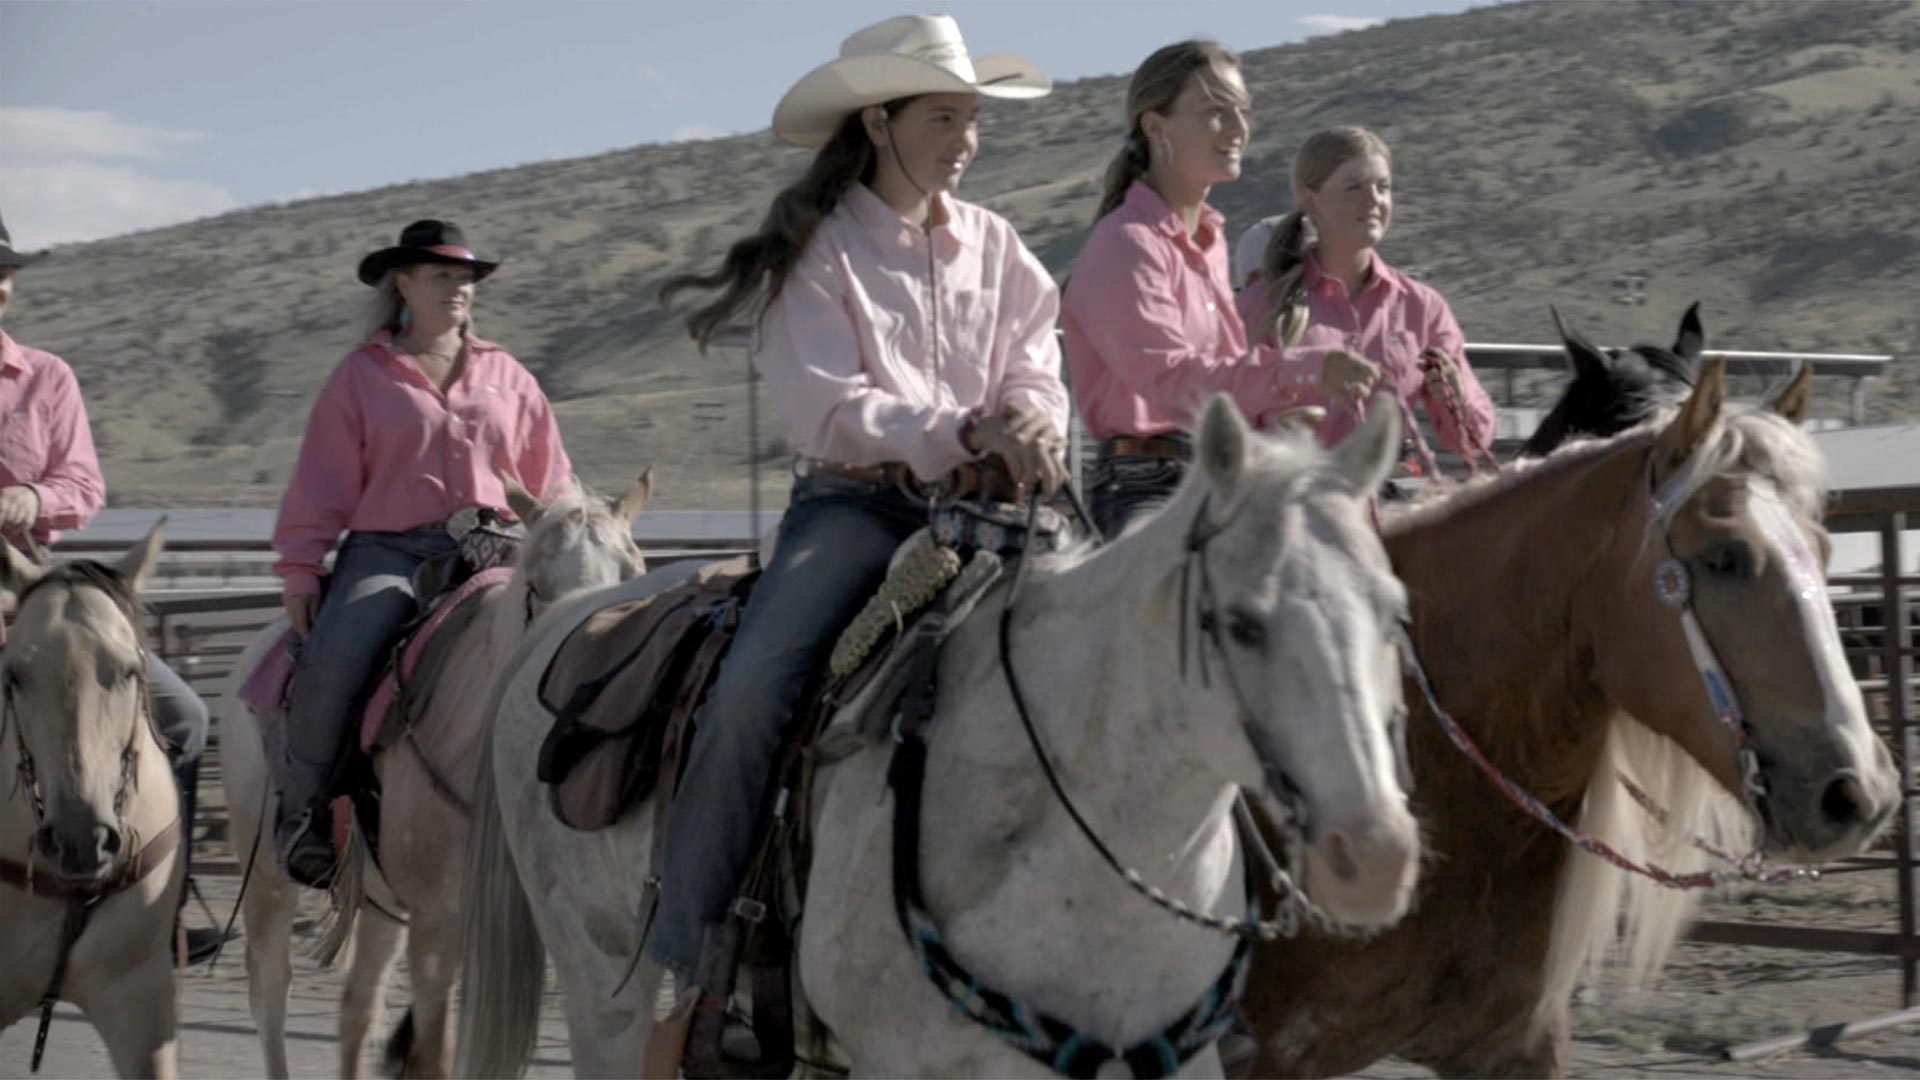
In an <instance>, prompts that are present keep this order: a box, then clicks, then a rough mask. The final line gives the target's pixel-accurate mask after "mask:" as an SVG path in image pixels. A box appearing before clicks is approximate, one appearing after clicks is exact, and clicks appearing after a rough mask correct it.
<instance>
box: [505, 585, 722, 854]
mask: <svg viewBox="0 0 1920 1080" xmlns="http://www.w3.org/2000/svg"><path fill="white" fill-rule="evenodd" d="M755 577H756V571H755V570H754V569H753V560H752V559H751V558H750V557H746V556H742V557H740V558H735V559H726V560H722V561H719V562H714V563H709V564H707V565H706V566H703V567H701V568H700V569H699V570H697V571H695V572H694V573H693V574H692V575H691V576H690V577H689V578H687V580H685V581H684V582H681V583H679V584H677V585H674V586H672V587H670V588H667V589H663V590H662V591H660V592H657V593H654V594H652V595H650V596H646V597H642V598H639V599H635V600H626V601H622V602H619V603H615V604H611V605H609V606H607V607H604V608H601V609H600V610H599V611H596V612H594V613H592V614H591V615H588V616H587V618H586V619H585V620H584V621H583V622H581V623H580V625H579V626H577V627H575V628H574V630H573V632H572V633H571V634H569V635H568V636H567V639H566V640H565V641H564V642H562V643H561V645H560V649H559V651H558V652H556V653H555V654H554V657H553V660H552V662H551V663H549V664H548V666H547V670H546V673H545V674H544V675H543V676H542V677H541V681H540V701H541V704H542V705H544V706H545V707H546V708H547V710H548V711H549V712H551V713H552V714H553V717H554V723H553V728H552V730H551V731H549V732H548V734H547V738H546V741H545V742H544V743H543V744H542V745H541V747H540V760H539V763H538V767H537V768H536V770H535V772H536V775H537V776H538V777H539V778H540V780H542V781H544V782H545V783H547V784H548V785H550V794H551V797H552V804H553V810H554V814H555V816H557V817H558V818H559V819H560V820H561V821H562V822H564V823H566V824H567V825H569V826H572V827H573V828H576V829H598V828H604V827H606V826H608V825H611V824H613V823H614V822H616V821H618V820H620V818H621V817H623V816H625V814H626V812H627V811H628V810H629V809H631V808H632V807H633V806H634V805H635V804H637V803H638V802H640V801H641V800H643V799H645V798H646V797H647V795H648V794H650V793H651V792H652V790H653V786H654V783H655V781H656V779H657V777H658V774H659V771H660V762H661V751H662V744H663V741H664V738H665V732H666V730H667V728H668V726H669V725H670V723H671V722H672V721H673V720H674V718H675V717H680V718H682V719H684V718H685V717H686V716H687V715H689V714H691V713H692V711H693V708H694V706H695V705H696V704H697V703H698V702H699V700H700V697H701V696H702V694H704V692H705V690H706V684H707V682H708V680H709V679H711V677H712V675H713V673H714V671H715V670H716V669H717V668H718V666H719V657H720V654H721V652H722V651H723V650H724V648H725V646H726V644H727V643H728V642H729V641H730V640H731V639H732V628H733V624H734V622H735V620H736V618H737V615H738V612H739V610H740V607H741V606H742V600H743V598H744V597H745V595H746V594H747V592H748V590H749V589H750V588H751V584H752V581H753V580H754V579H755Z"/></svg>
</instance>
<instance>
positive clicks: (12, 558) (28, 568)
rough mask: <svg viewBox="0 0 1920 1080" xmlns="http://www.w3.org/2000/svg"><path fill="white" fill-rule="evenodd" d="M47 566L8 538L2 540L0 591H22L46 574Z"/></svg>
mask: <svg viewBox="0 0 1920 1080" xmlns="http://www.w3.org/2000/svg"><path fill="white" fill-rule="evenodd" d="M46 572H47V568H46V567H44V566H42V565H40V564H39V563H37V562H34V561H33V560H32V559H30V558H28V557H27V554H26V553H25V552H23V551H21V550H20V549H19V548H16V547H14V546H13V544H12V543H10V542H9V541H6V540H0V592H10V593H22V592H25V591H26V590H27V586H29V585H31V584H33V583H34V582H36V581H39V580H40V579H41V578H42V577H43V576H45V575H46Z"/></svg>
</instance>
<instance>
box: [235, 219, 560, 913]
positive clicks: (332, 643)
mask: <svg viewBox="0 0 1920 1080" xmlns="http://www.w3.org/2000/svg"><path fill="white" fill-rule="evenodd" d="M499 265H500V264H499V263H498V262H494V261H490V260H487V259H482V258H480V257H479V256H477V255H475V254H474V253H473V250H472V249H471V248H470V247H469V246H468V244H467V240H466V237H465V236H464V235H463V234H462V233H461V231H460V228H459V226H457V225H454V224H453V223H452V222H448V221H436V220H425V221H416V222H414V223H413V224H411V225H409V226H407V227H406V228H405V229H403V230H401V233H400V242H399V243H397V244H395V245H393V246H392V247H386V248H381V249H380V250H378V251H375V252H374V253H372V254H371V255H368V256H367V257H366V258H364V259H362V260H360V268H359V278H360V280H361V282H363V283H364V284H367V285H370V286H372V287H373V288H374V289H375V290H376V293H375V296H374V301H373V306H372V308H371V312H370V318H369V320H368V327H367V340H366V342H365V343H364V344H363V345H361V346H360V347H359V348H358V349H356V350H354V351H353V352H351V353H349V354H347V357H346V359H344V360H342V361H341V362H340V366H339V367H337V368H335V369H334V372H333V375H332V376H331V377H330V378H328V380H327V383H326V386H325V387H323V388H322V389H321V391H320V396H319V398H318V399H317V400H316V401H315V402H314V405H313V412H312V415H311V416H310V417H309V418H308V421H307V429H306V434H305V436H304V438H303V441H302V442H301V446H300V458H299V461H298V462H297V463H296V464H295V466H294V472H293V477H292V479H291V480H290V481H289V482H288V484H287V491H286V494H285V495H284V496H283V497H282V498H281V500H280V517H279V521H278V523H277V524H276V525H275V526H274V532H273V546H274V550H275V551H277V552H278V553H279V555H280V558H279V560H278V561H277V562H275V563H274V572H275V573H277V574H279V575H280V578H281V581H282V594H283V599H284V601H285V604H286V609H287V618H288V620H289V621H290V622H291V623H292V625H293V631H294V634H295V635H296V637H297V638H298V639H299V641H300V655H299V659H298V661H297V664H296V669H295V673H294V679H293V686H292V690H291V693H290V695H289V704H288V715H287V753H286V760H284V761H281V762H279V763H278V765H279V770H278V773H279V775H277V776H276V780H277V781H278V784H279V788H280V807H279V816H278V819H277V825H276V828H275V835H274V839H275V843H276V851H277V852H278V854H279V856H280V860H281V864H282V866H283V867H284V868H285V869H286V871H287V873H288V875H289V876H291V877H293V878H294V879H295V880H297V881H303V882H306V883H308V884H318V883H320V882H322V881H324V880H326V879H327V878H328V877H329V876H330V875H331V872H332V866H333V851H332V845H331V843H330V840H329V834H330V828H329V822H328V820H327V802H326V798H325V796H326V795H327V790H326V789H327V781H328V777H329V774H330V773H331V772H332V770H333V766H334V764H335V758H336V756H337V755H338V753H339V751H340V749H341V747H342V746H343V745H344V744H345V742H346V735H347V732H348V731H349V729H350V725H351V719H352V717H353V716H354V715H355V713H356V712H357V711H358V707H359V705H360V704H361V702H362V701H363V700H364V697H365V692H366V688H367V683H368V682H369V680H370V677H371V676H373V675H375V674H377V672H378V670H379V666H380V664H381V662H382V661H383V660H385V659H386V657H387V655H388V653H389V651H390V650H391V649H392V647H393V644H394V642H395V640H396V639H397V638H398V637H399V635H400V632H401V630H402V628H403V627H404V626H405V625H406V623H407V621H408V620H409V619H410V618H411V617H412V615H413V613H414V610H415V599H414V594H413V585H412V577H413V571H414V568H415V567H417V566H419V565H420V564H421V563H422V562H424V561H426V560H427V559H429V558H432V557H433V556H435V555H439V554H442V553H444V552H447V551H451V550H453V548H454V540H453V538H452V537H450V536H449V535H448V534H447V530H446V527H445V525H446V521H447V519H448V518H449V517H451V516H452V515H453V514H455V513H457V512H459V511H461V510H465V509H468V508H472V507H494V508H504V507H505V506H506V504H507V499H506V492H505V490H504V489H503V486H502V484H501V481H500V474H502V473H507V474H511V475H512V476H514V477H516V478H517V479H519V481H520V482H521V483H522V484H523V485H525V486H526V488H527V489H528V490H529V491H531V492H533V493H534V494H535V495H537V496H539V497H540V498H541V499H542V500H543V501H545V500H550V499H552V498H553V497H554V496H555V495H558V494H559V493H560V492H561V490H562V489H563V488H565V487H566V486H567V485H568V484H569V483H571V465H570V464H569V462H568V460H567V454H566V451H565V449H563V448H562V446H561V444H560V429H559V426H558V425H557V424H555V422H554V419H553V410H552V408H551V407H550V406H549V405H548V403H547V399H546V395H544V394H543V393H541V391H540V386H539V384H538V383H537V382H535V381H534V378H533V376H532V374H530V373H529V372H528V371H527V369H526V368H524V367H522V366H520V363H519V361H517V360H515V359H514V358H513V357H512V356H510V355H509V354H508V353H507V351H506V350H505V349H503V348H501V347H500V346H498V345H495V344H493V343H492V342H490V341H485V340H482V339H481V338H479V337H476V336H475V335H474V333H473V300H474V286H475V284H476V283H477V282H479V281H480V280H481V279H483V278H485V277H487V276H488V275H490V274H492V273H493V271H494V270H495V269H497V268H498V267H499ZM343 530H344V531H345V532H346V533H347V536H346V539H345V540H343V541H341V543H340V546H339V550H338V554H337V555H336V557H335V559H334V566H333V571H332V573H331V574H328V573H327V571H326V570H325V569H324V560H325V558H326V555H327V552H328V551H329V550H332V549H333V547H334V541H335V540H336V539H337V538H339V536H340V534H341V532H342V531H343ZM323 580H324V581H325V582H326V587H325V588H324V589H322V581H323Z"/></svg>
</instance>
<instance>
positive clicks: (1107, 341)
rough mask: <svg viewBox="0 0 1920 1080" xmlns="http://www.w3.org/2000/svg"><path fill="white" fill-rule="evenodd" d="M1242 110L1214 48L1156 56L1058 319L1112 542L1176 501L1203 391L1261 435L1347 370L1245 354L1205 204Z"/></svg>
mask: <svg viewBox="0 0 1920 1080" xmlns="http://www.w3.org/2000/svg"><path fill="white" fill-rule="evenodd" d="M1250 107H1251V99H1250V98H1249V96H1248V94H1247V87H1246V84H1245V82H1244V81H1243V80H1242V79H1241V77H1240V61H1239V59H1238V58H1237V57H1235V56H1234V54H1233V53H1231V52H1229V51H1228V50H1227V49H1225V48H1224V47H1222V46H1221V45H1219V44H1217V43H1215V42H1211V41H1182V42H1178V43H1176V44H1173V45H1168V46H1166V47H1164V48H1161V49H1159V50H1158V51H1156V52H1155V53H1154V54H1153V55H1152V56H1149V57H1147V59H1146V61H1145V62H1144V63H1142V64H1141V65H1140V67H1139V70H1137V71H1135V72H1134V74H1133V81H1132V83H1131V84H1130V85H1129V86H1128V88H1127V134H1126V140H1125V143H1124V145H1123V146H1122V148H1121V150H1120V152H1119V153H1118V154H1117V155H1115V157H1114V159H1113V163H1112V165H1110V166H1109V167H1108V169H1107V180H1106V192H1105V194H1104V195H1103V196H1102V198H1101V200H1100V210H1099V213H1098V214H1097V215H1095V217H1096V220H1095V222H1094V226H1093V231H1092V233H1091V234H1090V235H1089V236H1088V237H1087V243H1086V246H1085V247H1084V248H1082V249H1081V252H1080V257H1079V259H1078V260H1077V261H1076V262H1075V263H1074V267H1073V276H1072V279H1071V281H1070V282H1069V283H1068V286H1067V295H1066V302H1065V311H1064V318H1063V323H1064V330H1065V338H1066V354H1067V365H1068V368H1069V369H1070V371H1071V372H1072V375H1073V391H1074V397H1075V399H1076V401H1077V402H1078V404H1079V407H1080V416H1081V419H1083V420H1084V421H1085V422H1086V425H1087V429H1088V431H1089V432H1090V433H1091V434H1092V435H1093V436H1094V437H1095V438H1097V439H1099V440H1100V456H1099V459H1098V461H1097V463H1096V465H1095V467H1094V471H1093V475H1092V478H1091V479H1092V483H1091V486H1090V492H1089V493H1090V495H1091V502H1092V504H1093V507H1092V509H1093V517H1094V520H1095V522H1096V523H1097V524H1099V526H1100V528H1101V531H1102V532H1104V533H1106V534H1107V535H1109V536H1112V535H1114V534H1116V533H1118V532H1119V531H1120V530H1121V528H1122V527H1124V526H1125V524H1126V523H1127V522H1128V521H1130V520H1132V519H1133V517H1134V516H1135V515H1137V514H1140V513H1142V512H1144V511H1146V510H1147V509H1150V508H1152V507H1154V506H1157V505H1159V504H1160V503H1162V502H1164V501H1165V500H1166V498H1167V497H1168V496H1169V495H1171V494H1172V492H1173V489H1174V488H1175V487H1176V486H1177V485H1178V483H1179V481H1180V477H1181V475H1182V474H1183V473H1184V472H1185V470H1186V463H1187V460H1188V458H1189V456H1190V448H1189V445H1188V442H1187V439H1186V435H1185V431H1186V428H1187V427H1188V426H1189V425H1190V423H1191V422H1192V419H1193V412H1194V409H1195V408H1197V407H1198V406H1199V405H1200V403H1201V402H1203V401H1204V400H1206V397H1207V396H1208V395H1209V394H1212V393H1215V392H1220V393H1226V394H1228V395H1230V396H1231V397H1232V398H1233V399H1234V401H1235V402H1236V403H1238V404H1239V406H1240V409H1241V411H1242V412H1244V413H1245V414H1246V415H1247V416H1249V417H1251V418H1253V419H1254V420H1255V421H1256V422H1257V423H1271V422H1274V421H1276V420H1278V419H1279V418H1280V417H1281V415H1282V414H1283V413H1285V412H1286V411H1287V410H1288V409H1289V408H1290V407H1291V406H1293V405H1295V404H1296V403H1297V400H1298V395H1299V392H1300V390H1301V389H1302V388H1303V385H1304V384H1306V383H1309V382H1312V381H1315V380H1318V379H1321V378H1323V377H1324V378H1332V379H1339V378H1342V377H1344V373H1345V371H1346V368H1345V367H1344V366H1343V360H1342V358H1339V357H1331V358H1328V361H1327V363H1326V365H1325V372H1324V373H1323V372H1322V371H1321V370H1320V364H1319V363H1318V360H1319V358H1317V357H1316V358H1314V359H1315V361H1316V362H1315V363H1314V364H1312V365H1308V364H1304V363H1302V362H1301V360H1300V358H1298V357H1293V356H1290V355H1288V354H1287V353H1286V352H1285V351H1283V350H1276V349H1271V348H1257V347H1250V346H1249V344H1248V341H1247V335H1246V332H1245V330H1244V329H1243V328H1242V327H1241V325H1240V318H1239V316H1238V315H1237V314H1236V312H1235V310H1234V306H1233V286H1232V282H1231V279H1230V277H1229V271H1228V252H1227V247H1228V243H1227V240H1226V238H1225V236H1224V234H1223V233H1222V231H1221V228H1222V226H1223V225H1224V224H1225V221H1224V219H1223V218H1222V217H1221V215H1220V213H1219V211H1217V210H1215V209H1214V208H1213V207H1211V206H1209V205H1207V195H1208V193H1209V192H1210V191H1211V190H1212V188H1213V185H1215V184H1223V183H1228V182H1230V181H1233V180H1235V179H1238V178H1239V176H1240V155H1241V153H1242V152H1243V151H1244V150H1245V148H1246V142H1247V134H1248V131H1249V109H1250Z"/></svg>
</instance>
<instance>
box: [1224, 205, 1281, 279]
mask: <svg viewBox="0 0 1920 1080" xmlns="http://www.w3.org/2000/svg"><path fill="white" fill-rule="evenodd" d="M1285 219H1286V215H1285V214H1275V215H1274V216H1273V217H1268V218H1261V219H1260V220H1259V221H1256V222H1254V223H1253V224H1251V225H1249V226H1247V231H1246V232H1243V233H1241V234H1240V242H1239V243H1238V244H1235V245H1234V246H1233V287H1234V288H1236V289H1244V288H1246V287H1247V285H1248V284H1249V283H1251V282H1252V281H1253V275H1254V274H1256V273H1258V272H1259V270H1260V264H1261V263H1263V262H1265V261H1266V258H1267V241H1268V240H1270V239H1272V238H1273V230H1274V229H1276V228H1279V227H1280V222H1281V221H1283V220H1285Z"/></svg>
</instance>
